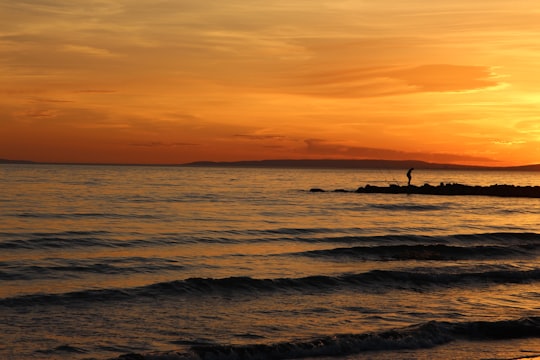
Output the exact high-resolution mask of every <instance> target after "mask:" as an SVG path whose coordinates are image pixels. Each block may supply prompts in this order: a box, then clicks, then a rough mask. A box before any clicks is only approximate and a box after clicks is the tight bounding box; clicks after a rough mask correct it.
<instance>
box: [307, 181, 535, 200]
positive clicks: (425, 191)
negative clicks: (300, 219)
mask: <svg viewBox="0 0 540 360" xmlns="http://www.w3.org/2000/svg"><path fill="white" fill-rule="evenodd" d="M310 191H311V192H326V191H325V190H323V189H320V188H313V189H310ZM334 192H355V193H361V194H422V195H447V196H451V195H469V196H471V195H472V196H499V197H522V198H540V186H516V185H498V184H495V185H490V186H470V185H462V184H444V183H441V184H440V185H438V186H433V185H430V184H424V185H422V186H415V185H405V186H400V185H390V186H373V185H366V186H364V187H359V188H358V189H356V190H354V191H352V190H351V191H347V190H344V189H337V190H334Z"/></svg>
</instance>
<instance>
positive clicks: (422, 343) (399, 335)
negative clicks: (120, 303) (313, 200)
mask: <svg viewBox="0 0 540 360" xmlns="http://www.w3.org/2000/svg"><path fill="white" fill-rule="evenodd" d="M537 337H540V317H526V318H520V319H515V320H513V319H511V320H500V321H470V322H455V323H452V322H444V321H430V322H426V323H422V324H417V325H412V326H408V327H405V328H399V329H392V330H386V331H381V332H372V333H362V334H338V335H330V336H321V337H318V338H314V339H310V340H306V341H293V342H280V343H274V344H254V345H219V344H218V345H216V344H213V345H192V346H189V347H188V348H187V349H186V350H183V351H170V352H166V353H164V352H160V353H151V354H144V355H143V354H127V355H122V356H120V357H118V358H117V360H135V359H137V360H155V359H165V358H166V359H184V360H202V359H215V360H232V359H234V360H251V359H258V360H263V359H273V360H279V359H298V358H305V357H320V356H347V355H353V354H359V353H363V352H367V351H378V350H401V349H423V348H432V347H435V346H438V345H443V344H446V343H449V342H451V341H455V340H510V339H519V338H537Z"/></svg>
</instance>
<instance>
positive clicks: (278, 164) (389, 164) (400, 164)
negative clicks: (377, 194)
mask: <svg viewBox="0 0 540 360" xmlns="http://www.w3.org/2000/svg"><path fill="white" fill-rule="evenodd" d="M182 166H188V167H250V168H291V169H408V168H411V167H414V168H415V169H428V170H493V171H496V170H499V171H501V170H503V171H505V170H506V171H540V164H534V165H521V166H475V165H459V164H441V163H430V162H426V161H420V160H377V159H366V160H347V159H304V160H255V161H232V162H213V161H197V162H192V163H187V164H182Z"/></svg>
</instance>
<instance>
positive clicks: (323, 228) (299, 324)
mask: <svg viewBox="0 0 540 360" xmlns="http://www.w3.org/2000/svg"><path fill="white" fill-rule="evenodd" d="M405 173H406V169H404V170H403V171H393V170H354V171H353V170H290V169H246V168H180V167H129V166H49V165H4V166H2V167H1V168H0V189H1V192H0V205H1V206H0V284H1V286H0V317H1V318H2V321H1V322H0V339H1V340H2V341H0V358H5V359H110V358H117V357H118V356H120V355H122V354H127V353H137V354H140V355H142V356H143V358H146V359H157V358H170V359H180V358H182V359H203V358H217V359H236V358H242V359H262V358H267V359H277V358H281V359H292V358H300V357H320V356H324V357H328V358H330V359H336V358H347V359H369V358H381V359H396V358H397V359H400V358H402V359H411V358H418V359H429V358H448V359H455V358H463V359H465V358H469V359H487V358H497V359H511V358H519V357H523V358H525V357H529V358H530V357H532V356H540V290H539V283H540V267H539V266H538V260H539V257H540V221H539V220H540V199H523V198H520V199H514V198H493V197H477V196H451V197H445V196H426V195H389V194H355V193H335V192H325V193H311V192H309V189H310V188H313V187H318V188H323V189H327V190H334V189H347V190H354V189H356V188H357V187H358V186H365V185H366V184H371V185H389V184H401V185H403V184H406V181H407V178H406V177H405ZM440 182H445V183H462V184H467V185H491V184H514V185H540V174H538V173H533V172H524V173H519V172H474V171H465V172H456V171H427V170H421V169H417V170H415V172H413V183H414V184H416V185H422V184H424V183H429V184H432V185H438V184H439V183H440Z"/></svg>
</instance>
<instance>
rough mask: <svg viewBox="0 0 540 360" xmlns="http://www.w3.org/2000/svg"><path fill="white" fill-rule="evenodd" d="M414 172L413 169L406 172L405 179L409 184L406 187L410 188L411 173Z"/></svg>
mask: <svg viewBox="0 0 540 360" xmlns="http://www.w3.org/2000/svg"><path fill="white" fill-rule="evenodd" d="M413 170H414V168H410V169H409V171H407V178H408V179H409V183H408V184H407V186H411V178H412V175H411V173H412V171H413Z"/></svg>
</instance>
